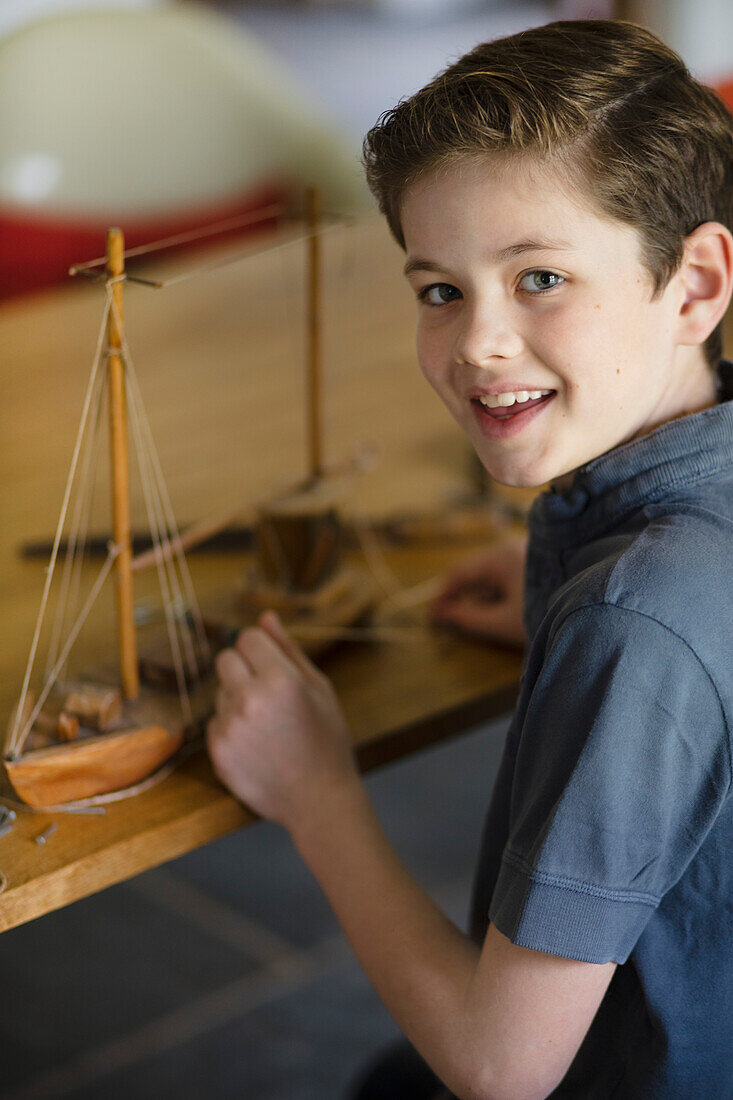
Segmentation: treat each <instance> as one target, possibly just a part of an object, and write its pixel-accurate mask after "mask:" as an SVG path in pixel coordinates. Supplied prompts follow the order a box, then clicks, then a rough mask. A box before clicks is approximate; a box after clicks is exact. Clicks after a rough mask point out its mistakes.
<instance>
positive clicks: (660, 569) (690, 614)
mask: <svg viewBox="0 0 733 1100" xmlns="http://www.w3.org/2000/svg"><path fill="white" fill-rule="evenodd" d="M732 545H733V474H731V475H729V476H728V477H727V478H716V479H715V480H714V481H712V482H711V483H710V484H705V483H703V484H698V485H696V486H695V487H694V488H690V489H686V490H683V491H680V492H679V493H678V494H675V495H672V496H668V497H666V498H665V499H664V500H663V501H660V502H656V503H651V504H648V505H646V506H645V507H644V508H643V509H641V510H640V511H639V512H637V513H636V514H635V515H634V516H632V517H630V518H629V519H628V521H627V522H626V524H624V525H622V526H621V527H617V528H616V529H615V530H614V531H613V532H612V533H610V534H608V535H606V536H605V537H602V538H598V539H596V540H594V541H593V542H591V543H588V544H586V545H585V546H582V547H580V548H577V549H575V550H574V551H573V552H572V553H569V554H567V555H566V561H565V566H566V576H567V579H566V580H565V582H564V583H563V584H562V585H560V587H559V588H558V590H557V591H556V593H555V596H554V598H553V600H552V601H551V604H550V607H549V608H548V611H549V618H550V619H551V623H552V625H551V627H550V634H551V636H552V635H555V634H556V633H557V631H558V630H559V629H562V627H563V624H565V623H567V624H568V625H569V622H570V621H572V619H571V617H573V613H574V612H578V611H581V610H582V609H583V608H590V607H595V608H598V609H599V615H598V616H597V618H598V619H599V620H600V621H601V622H602V623H604V624H608V629H609V630H611V629H613V628H614V627H613V625H612V624H614V625H615V624H616V623H617V622H620V620H622V619H624V618H626V619H627V620H628V617H629V615H631V616H632V617H633V616H642V617H644V618H645V619H646V620H648V621H649V623H650V624H656V626H657V627H658V632H659V634H660V636H661V633H662V632H664V633H669V634H672V635H674V636H675V637H676V638H677V639H678V640H679V641H680V643H682V644H683V645H684V646H686V647H687V648H689V650H691V651H692V653H693V654H694V655H695V657H696V658H697V659H698V660H699V661H700V663H701V664H702V665H703V666H704V668H705V670H706V672H707V673H708V675H709V676H710V678H711V679H712V680H713V681H714V682H715V683H716V684H720V685H721V687H722V686H723V685H724V684H725V683H727V682H729V681H730V674H729V669H730V652H729V645H730V636H731V625H732V624H733V581H732V580H731V567H730V553H731V546H732ZM575 618H577V616H575ZM548 625H550V624H549V623H548ZM619 629H622V628H621V627H619ZM726 670H727V671H726ZM728 692H729V693H730V694H731V698H730V699H729V700H728V703H729V706H730V710H729V714H733V691H731V689H730V686H729V688H728ZM726 709H727V708H726Z"/></svg>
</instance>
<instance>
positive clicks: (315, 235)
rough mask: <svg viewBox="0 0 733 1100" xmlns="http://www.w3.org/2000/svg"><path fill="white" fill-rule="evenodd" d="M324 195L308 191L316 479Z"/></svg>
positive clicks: (311, 448) (310, 431)
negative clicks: (322, 208)
mask: <svg viewBox="0 0 733 1100" xmlns="http://www.w3.org/2000/svg"><path fill="white" fill-rule="evenodd" d="M320 206H321V203H320V195H319V193H318V191H317V190H316V188H315V187H309V188H308V189H307V192H306V217H307V223H308V280H307V288H306V292H307V296H308V301H307V312H306V317H307V324H308V330H307V342H308V345H307V372H308V373H307V391H308V392H307V400H306V408H307V415H308V423H307V440H308V467H309V473H310V477H311V478H312V479H313V480H314V481H315V480H317V479H318V478H319V477H320V476H321V475H322V473H323V453H322V446H321V438H322V410H321V327H320V318H321V235H320V217H321V210H320Z"/></svg>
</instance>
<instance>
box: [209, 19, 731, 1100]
mask: <svg viewBox="0 0 733 1100" xmlns="http://www.w3.org/2000/svg"><path fill="white" fill-rule="evenodd" d="M365 150H366V163H367V172H368V177H369V181H370V184H371V186H372V189H373V191H374V193H375V194H376V196H377V198H378V200H379V203H380V207H381V209H382V211H383V212H384V213H385V214H386V216H387V218H388V221H389V224H390V227H391V229H392V232H393V233H394V235H395V237H396V238H397V240H398V241H399V242H400V244H401V245H402V246H403V247H404V249H405V251H406V254H407V264H406V268H405V271H406V274H407V277H408V279H409V281H410V283H411V285H412V286H413V288H414V290H415V293H416V297H417V300H418V332H417V345H418V358H419V361H420V365H421V367H422V370H423V372H424V373H425V375H426V377H427V379H428V381H429V382H430V383H431V384H432V385H433V386H434V387H435V389H436V390H437V391H438V393H439V395H440V396H441V397H442V399H443V400H444V401H445V403H446V405H447V406H448V409H449V410H450V412H451V413H452V414H453V416H454V417H455V418H456V419H457V420H458V422H459V424H461V426H462V427H463V428H464V430H465V431H466V433H467V435H468V436H469V438H470V440H471V442H472V443H473V445H474V446H475V448H476V450H477V452H478V454H479V456H480V458H481V460H482V462H483V463H484V464H485V466H486V468H487V470H488V471H489V473H490V474H491V476H492V477H494V478H496V479H497V480H499V481H501V482H503V483H505V484H508V485H524V486H527V485H540V484H543V483H545V482H551V483H552V490H551V491H549V492H546V493H543V494H541V495H540V496H539V498H538V500H537V502H536V504H535V505H534V507H533V510H532V514H531V518H530V524H529V527H530V539H529V551H528V557H527V566H526V577H525V584H526V592H525V608H524V626H525V629H526V635H527V639H528V648H527V654H526V660H525V668H524V675H523V677H522V688H521V693H520V697H519V701H518V705H517V710H516V713H515V716H514V721H513V723H512V726H511V729H510V731H509V735H508V740H507V746H506V749H505V753H504V758H503V761H502V765H501V769H500V773H499V776H498V780H497V783H496V788H495V792H494V795H493V798H492V801H491V805H490V808H489V815H488V820H487V826H486V832H485V836H484V842H483V849H482V853H481V857H480V861H479V866H478V872H477V878H476V889H475V899H474V917H473V928H472V936H471V938H468V937H466V936H463V935H462V934H461V933H460V932H459V931H458V930H457V929H456V928H455V927H454V926H453V925H452V924H451V923H450V922H449V921H448V920H446V918H445V917H444V916H443V915H442V914H441V913H440V912H439V911H438V910H437V909H436V908H435V907H434V906H433V904H432V903H431V902H430V900H429V899H427V898H426V897H425V896H424V895H423V893H422V892H421V891H420V889H419V888H418V887H417V885H416V884H415V883H414V882H413V881H412V880H411V879H410V877H409V876H408V874H407V872H406V871H405V870H404V868H403V867H402V866H401V865H400V863H399V861H398V860H397V858H396V856H395V855H394V853H393V852H392V850H391V849H390V847H389V845H388V843H387V841H386V839H385V838H384V835H383V834H382V832H381V830H380V828H379V825H378V823H377V822H376V820H375V818H374V815H373V813H372V810H371V808H370V806H369V804H368V801H367V798H366V796H365V794H364V790H363V787H362V785H361V783H360V780H359V778H358V775H357V773H356V769H355V767H354V764H353V758H352V755H351V752H350V749H349V742H348V737H347V734H346V731H345V729H344V724H343V719H342V717H341V714H340V711H339V708H338V704H337V702H336V700H335V698H334V694H333V692H332V690H331V688H330V685H329V684H328V682H327V681H326V680H325V679H324V677H323V676H322V675H321V674H320V673H319V672H317V671H316V670H315V669H314V668H313V666H312V665H311V664H310V663H309V662H308V661H307V660H306V658H305V657H304V656H303V655H302V654H301V652H300V651H299V650H298V648H297V647H296V646H295V645H294V643H293V642H292V641H290V640H289V638H288V637H287V636H286V634H285V633H284V631H283V630H282V627H281V626H280V624H279V622H278V621H277V619H276V618H275V617H274V616H272V615H269V614H268V615H266V616H263V619H262V621H261V626H260V628H258V629H255V630H251V631H246V632H245V633H244V634H243V635H242V636H241V637H240V638H239V640H238V642H237V646H236V649H235V650H228V651H225V652H224V653H222V654H221V655H220V657H219V661H218V670H219V674H220V678H221V688H220V692H219V697H218V707H217V715H216V717H215V718H214V719H213V720H212V722H211V725H210V729H209V744H210V752H211V756H212V760H213V762H214V766H215V768H216V770H217V772H218V774H219V775H220V776H221V778H222V779H223V780H224V782H225V783H227V785H228V786H229V787H230V788H231V790H232V791H233V792H234V793H235V794H236V795H238V796H239V797H240V798H242V799H243V800H244V801H246V802H247V803H248V804H249V805H251V806H252V807H253V808H254V809H255V810H256V811H258V812H260V813H261V814H263V815H264V816H266V817H269V818H272V819H274V820H276V821H279V822H280V823H281V824H282V825H284V826H285V828H287V829H288V830H289V831H290V833H291V835H292V837H293V840H294V842H295V844H296V846H297V848H298V850H299V851H300V853H301V855H302V857H303V858H304V859H305V861H306V863H308V865H309V866H310V867H311V869H312V871H313V873H314V874H315V876H316V878H317V879H318V881H319V882H320V884H321V886H322V887H323V889H324V891H325V893H326V895H327V896H328V898H329V900H330V902H331V904H332V906H333V908H334V910H335V912H336V914H337V916H338V918H339V920H340V922H341V924H342V926H343V928H344V931H345V933H346V935H347V936H348V938H349V940H350V941H351V944H352V946H353V948H354V950H355V952H356V954H357V956H358V958H359V960H360V962H361V964H362V966H363V967H364V969H365V971H366V973H367V974H368V976H369V978H370V979H371V981H372V982H373V984H374V985H375V987H376V989H377V990H378V992H379V994H380V995H381V997H382V998H383V1000H384V1001H385V1003H386V1005H387V1006H388V1008H389V1009H390V1011H391V1012H392V1014H393V1015H394V1017H395V1019H396V1020H397V1022H398V1023H399V1024H400V1026H401V1028H402V1029H403V1031H404V1032H405V1034H406V1035H407V1037H408V1038H409V1039H410V1041H411V1043H412V1044H413V1045H414V1047H415V1048H417V1051H418V1052H419V1053H420V1055H421V1056H422V1058H424V1059H425V1061H426V1062H427V1063H428V1064H429V1066H430V1067H431V1068H432V1071H433V1073H434V1074H435V1076H433V1074H432V1073H430V1074H429V1078H430V1080H431V1081H432V1082H433V1083H434V1086H435V1087H438V1086H439V1082H440V1081H442V1082H444V1084H445V1086H446V1087H447V1089H449V1090H450V1091H451V1092H452V1093H453V1094H454V1095H456V1096H459V1097H477V1098H482V1100H487V1098H499V1097H501V1098H504V1097H510V1098H511V1097H521V1098H523V1100H526V1098H528V1097H544V1096H547V1095H549V1094H550V1093H553V1095H556V1096H563V1097H578V1098H580V1097H582V1098H584V1100H589V1098H600V1097H611V1096H616V1097H635V1098H639V1100H642V1098H643V1100H650V1098H662V1097H663V1098H668V1100H672V1098H674V1100H684V1098H689V1100H692V1098H695V1100H699V1098H701V1097H704V1098H706V1100H712V1098H718V1097H720V1098H722V1097H730V1096H731V1095H733V1059H732V1058H731V1051H733V1032H732V1027H733V995H732V992H731V991H732V990H733V980H731V979H732V978H733V973H732V972H731V966H732V962H731V960H733V860H732V859H731V854H730V853H731V850H733V800H731V799H730V798H729V797H728V795H729V791H730V785H731V745H730V731H731V726H732V725H733V676H732V675H731V665H732V664H733V662H732V661H731V635H732V633H733V631H732V630H731V628H732V627H733V583H732V582H731V577H730V552H731V547H732V546H733V402H731V401H730V398H731V397H733V390H732V389H731V381H732V380H731V373H730V364H725V363H721V346H720V331H719V324H720V321H721V318H722V316H723V313H724V311H725V308H726V306H727V304H728V301H729V298H730V294H731V286H732V282H733V237H732V236H731V232H730V227H731V225H732V224H733V214H732V209H731V206H732V203H733V126H732V124H731V118H730V116H729V115H728V113H727V111H726V110H725V108H724V107H723V106H722V104H721V103H720V102H719V101H718V100H717V99H716V97H715V96H714V95H713V93H712V92H710V91H709V90H707V89H705V88H703V87H702V86H701V85H699V84H697V83H696V82H695V81H694V80H693V79H692V78H691V77H690V75H689V73H688V72H687V70H686V69H685V67H684V65H683V64H682V62H681V61H680V59H679V58H678V57H677V56H676V55H675V54H674V53H672V52H671V51H670V50H669V49H667V48H666V47H665V46H664V45H662V43H660V42H659V41H658V40H657V39H655V38H654V37H653V36H652V35H651V34H649V33H648V32H646V31H644V30H642V29H641V28H638V27H635V26H633V25H631V24H624V23H612V22H602V21H593V22H569V23H557V24H551V25H549V26H546V27H541V28H537V29H536V30H532V31H527V32H525V33H523V34H519V35H515V36H513V37H511V38H507V39H503V40H499V41H497V42H493V43H487V44H485V45H483V46H479V47H477V49H476V50H474V51H473V52H472V53H470V54H468V55H467V56H466V57H464V58H462V59H461V60H460V61H458V62H457V63H456V64H455V65H453V66H451V67H450V68H449V69H448V70H447V71H446V72H445V73H444V74H442V75H441V76H439V77H438V78H436V80H435V81H433V82H432V84H430V85H428V86H427V87H426V88H424V89H423V90H422V91H420V92H418V93H417V94H416V95H414V96H413V97H412V98H411V99H409V100H407V101H406V102H403V103H401V104H400V105H398V106H397V107H396V108H395V109H394V111H392V112H389V113H388V114H387V115H386V116H384V117H383V118H382V119H381V120H380V122H379V123H378V125H377V126H376V127H375V128H374V129H373V130H372V131H371V133H370V134H369V135H368V137H367V141H366V144H365ZM506 554H507V555H509V556H508V557H507V556H505V557H501V555H500V557H499V566H498V567H499V569H500V570H501V569H503V570H504V573H503V576H504V578H505V581H506V591H507V599H506V600H504V601H499V603H498V604H497V606H496V607H495V608H493V609H492V608H489V609H488V610H485V611H481V610H480V609H479V608H474V609H473V613H472V619H471V621H470V622H469V623H464V625H468V626H470V627H471V628H472V629H474V630H477V629H478V630H482V629H483V631H484V632H485V633H487V634H493V635H495V636H496V635H499V636H504V637H509V636H514V637H515V638H516V637H518V636H519V634H520V630H521V628H520V626H519V624H518V622H517V619H516V615H513V614H512V605H511V600H510V595H511V592H512V591H515V590H516V583H513V582H512V581H511V580H510V579H509V580H506V578H507V576H510V575H511V562H512V561H513V562H514V563H515V568H516V569H519V568H520V567H521V558H522V549H521V547H518V546H517V545H516V544H514V545H513V546H510V547H509V548H508V549H507V551H506ZM496 567H497V559H496V553H495V554H494V556H493V557H489V558H487V559H485V561H484V562H483V563H481V562H479V563H478V564H476V563H474V564H473V566H471V568H470V570H469V571H468V574H464V577H465V576H468V577H469V579H470V580H471V581H472V582H475V581H476V580H477V579H478V580H481V579H482V578H485V579H489V580H491V579H492V577H495V576H496V574H495V573H494V570H495V569H496ZM507 570H509V574H507ZM461 584H462V577H461V576H460V575H459V577H458V578H457V579H456V580H454V582H453V583H452V584H450V585H449V586H448V587H447V589H446V593H445V595H444V598H443V599H442V600H441V601H439V604H438V607H437V614H438V615H439V616H440V617H442V618H444V619H451V620H452V621H459V615H460V614H461V613H460V612H459V610H458V607H457V602H456V601H455V600H454V599H453V598H452V597H453V595H454V593H455V591H456V589H457V588H458V589H460V587H461ZM461 606H465V604H464V601H461ZM405 1064H407V1063H405ZM375 1089H377V1090H378V1091H374V1090H375ZM553 1090H554V1091H553ZM433 1094H434V1093H430V1095H433ZM364 1095H365V1096H366V1095H369V1093H368V1092H367V1091H365V1092H364ZM371 1095H379V1096H380V1097H382V1100H386V1098H387V1097H388V1096H389V1095H395V1096H400V1097H402V1098H403V1100H404V1098H406V1097H408V1096H409V1095H411V1093H410V1091H409V1086H407V1085H405V1084H401V1085H395V1086H394V1090H393V1092H392V1093H390V1092H389V1091H388V1086H387V1085H386V1084H385V1082H384V1079H382V1080H381V1083H380V1084H379V1085H378V1086H377V1085H375V1086H374V1087H373V1089H372V1093H371ZM426 1095H427V1094H426ZM435 1095H438V1093H435ZM439 1095H447V1093H446V1092H440V1093H439Z"/></svg>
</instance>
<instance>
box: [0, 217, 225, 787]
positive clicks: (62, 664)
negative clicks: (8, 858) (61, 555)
mask: <svg viewBox="0 0 733 1100" xmlns="http://www.w3.org/2000/svg"><path fill="white" fill-rule="evenodd" d="M124 279H125V270H124V240H123V235H122V232H121V231H120V230H119V229H111V230H109V233H108V239H107V269H106V280H105V283H106V297H107V301H106V307H105V311H104V316H103V319H102V326H101V329H100V337H99V341H98V346H97V353H96V355H95V360H94V363H93V366H92V372H91V376H90V380H89V385H88V388H87V394H86V398H85V402H84V408H83V412H82V417H81V423H80V426H79V432H78V435H77V441H76V446H75V450H74V455H73V458H72V463H71V469H70V471H69V477H68V480H67V485H66V491H65V494H64V501H63V504H62V509H61V516H60V518H59V524H58V527H57V531H56V537H55V540H54V544H53V549H52V552H51V561H50V564H49V566H48V568H47V570H46V583H45V586H44V590H43V596H42V600H41V608H40V612H39V615H38V621H37V624H36V629H35V633H34V637H33V641H32V644H31V652H30V655H29V659H28V664H27V668H26V673H25V678H24V681H23V686H22V689H21V693H20V699H19V702H18V705H17V707H16V709H15V712H14V715H13V716H12V718H11V721H10V724H9V727H8V731H7V736H6V741H5V747H4V753H3V766H4V770H5V775H6V777H7V779H8V780H9V782H10V784H11V786H12V788H13V790H14V791H15V793H16V794H17V795H18V797H19V798H20V799H22V800H23V801H24V802H26V803H27V804H28V805H30V806H33V807H37V808H50V807H55V806H58V805H63V804H67V803H70V802H76V801H78V800H85V799H90V798H95V797H97V796H102V795H110V794H111V793H112V792H118V791H121V790H125V789H127V788H131V787H135V785H137V784H139V783H140V782H141V781H143V780H145V779H146V778H147V777H148V776H150V775H151V773H154V772H155V771H156V770H157V769H159V768H160V767H161V765H163V764H164V763H165V762H166V761H168V760H169V759H170V758H171V757H172V756H173V754H174V753H175V752H176V751H177V750H178V749H179V747H180V745H181V743H182V741H183V738H184V731H185V729H186V727H188V726H190V725H191V723H192V721H193V719H194V713H193V709H192V703H191V694H190V692H189V687H190V686H191V685H192V684H195V683H196V681H197V680H198V679H199V678H200V675H201V672H202V669H203V666H205V664H206V662H207V658H208V653H207V649H208V646H207V641H206V638H205V634H204V631H203V626H202V625H201V621H200V616H199V615H198V611H197V606H196V599H195V595H194V594H193V589H192V585H191V581H190V575H189V573H188V569H187V567H186V563H185V559H184V558H183V554H182V551H181V550H180V547H179V546H178V544H177V543H178V542H180V540H177V538H176V536H177V534H178V532H177V530H176V527H175V520H174V518H173V516H172V512H171V509H170V501H169V499H168V495H167V492H166V490H165V484H164V482H163V478H162V473H161V470H160V463H159V461H158V457H157V453H156V451H155V447H154V444H153V442H152V436H151V435H150V432H149V427H148V424H147V419H146V417H145V414H144V410H143V408H142V404H141V401H140V395H139V389H138V387H137V382H136V379H135V376H134V372H133V369H132V363H131V360H130V356H129V350H128V348H127V342H126V340H125V334H124V325H123V285H124ZM103 361H106V371H105V370H101V369H100V366H101V364H102V362H103ZM105 375H106V379H105ZM105 381H106V387H105ZM105 388H106V390H107V395H108V406H109V436H110V456H111V463H110V468H111V497H112V517H113V539H112V540H111V541H110V543H109V547H108V553H107V558H106V560H105V562H104V564H103V566H102V568H101V570H100V572H99V573H98V575H97V578H96V580H95V582H94V584H93V585H92V587H91V590H90V592H89V593H88V595H87V597H86V599H85V601H84V602H83V605H82V606H81V609H80V611H79V612H78V614H77V616H76V618H75V620H74V621H73V622H72V623H67V612H68V608H67V603H68V593H69V590H70V589H72V588H73V587H74V581H75V579H76V582H77V584H78V581H79V576H80V574H79V568H80V564H81V555H82V554H83V549H84V538H85V536H84V534H83V531H82V527H83V522H84V517H85V508H86V507H87V503H86V502H85V499H84V497H85V494H84V490H83V489H82V490H80V489H79V484H78V483H79V481H80V480H84V476H85V474H86V478H87V480H88V475H89V465H90V456H91V435H92V425H93V424H94V423H95V421H98V419H99V412H100V408H101V404H102V402H103V400H104V390H105ZM128 412H130V413H131V414H132V415H131V416H130V423H131V426H132V427H133V433H134V435H135V442H136V449H137V456H138V462H139V466H140V474H141V480H142V482H143V488H144V491H145V498H146V506H147V510H148V518H149V521H150V525H151V535H152V538H153V544H154V549H155V554H154V559H155V564H156V566H157V568H158V575H159V580H160V583H161V590H162V596H163V606H164V609H165V617H166V623H167V627H168V639H169V644H170V648H171V653H172V660H173V664H174V666H175V669H176V681H177V686H178V697H177V698H176V697H172V696H171V695H170V694H163V693H161V692H160V691H151V690H149V689H147V688H145V687H144V686H142V685H141V683H140V676H139V658H138V645H137V631H136V625H135V617H134V607H133V562H132V551H131V539H130V493H129V468H128ZM80 470H81V474H82V476H81V477H79V476H77V475H78V474H79V471H80ZM74 490H75V491H76V496H75V499H74V507H73V508H71V509H70V504H71V500H72V493H73V491H74ZM70 511H71V512H72V513H73V514H72V516H71V518H70V523H71V535H70V537H69V539H68V541H67V548H66V555H65V560H64V566H63V577H62V580H61V595H60V597H59V601H58V606H57V611H56V624H55V628H54V631H53V635H52V640H51V643H50V646H49V656H48V660H47V663H46V673H45V675H44V678H43V683H42V686H41V688H40V691H39V692H38V694H37V695H36V694H35V693H33V692H32V691H31V687H30V683H31V677H32V673H33V666H34V662H35V658H36V655H37V650H38V645H39V640H40V637H41V630H42V626H43V623H44V618H45V615H46V611H47V606H48V601H49V594H50V588H51V583H52V578H53V575H54V571H55V567H56V563H57V558H58V551H59V546H60V542H61V536H62V532H63V530H64V525H65V522H66V520H67V516H68V515H69V512H70ZM87 518H88V513H87ZM110 575H112V576H113V577H114V582H115V608H116V623H117V642H118V650H119V671H118V672H117V673H114V672H110V671H106V672H102V673H98V674H92V675H89V676H85V677H84V678H83V679H82V680H74V681H68V680H65V679H63V677H64V675H65V668H66V665H67V661H68V657H69V652H70V650H71V647H72V645H73V644H74V642H75V640H76V638H77V636H78V634H79V632H80V631H81V629H82V627H83V625H84V622H85V621H86V620H87V618H88V616H89V613H90V611H91V609H92V606H93V605H94V603H95V601H96V599H97V597H98V596H99V593H100V592H101V590H102V588H103V586H104V583H105V581H106V580H107V578H108V576H110ZM182 589H185V606H186V608H187V613H186V615H184V616H181V615H180V614H178V615H176V612H175V609H176V606H177V604H178V606H181V599H180V593H181V590H182Z"/></svg>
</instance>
